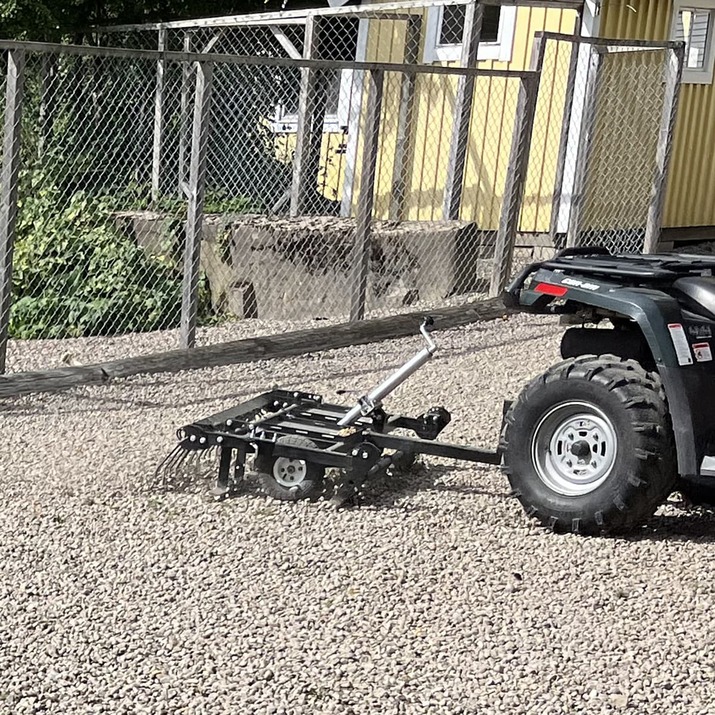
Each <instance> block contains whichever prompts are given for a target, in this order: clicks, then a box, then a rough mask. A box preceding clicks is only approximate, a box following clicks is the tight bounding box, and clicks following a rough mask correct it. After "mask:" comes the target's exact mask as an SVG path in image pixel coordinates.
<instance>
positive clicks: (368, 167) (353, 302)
mask: <svg viewBox="0 0 715 715" xmlns="http://www.w3.org/2000/svg"><path fill="white" fill-rule="evenodd" d="M384 76H385V75H384V72H383V70H370V71H369V77H368V97H367V116H366V117H365V138H364V142H365V143H364V146H363V156H362V178H361V181H360V196H359V197H358V206H357V217H356V225H355V250H354V251H353V259H352V265H351V270H350V273H351V275H350V282H349V285H350V289H351V295H350V321H351V322H354V321H356V320H362V319H363V318H364V317H365V302H366V297H367V275H368V270H369V267H370V228H371V223H372V210H373V205H374V201H375V176H376V173H377V154H378V148H379V143H380V114H381V110H382V89H383V84H384Z"/></svg>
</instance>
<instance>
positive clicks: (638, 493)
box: [501, 355, 676, 534]
mask: <svg viewBox="0 0 715 715" xmlns="http://www.w3.org/2000/svg"><path fill="white" fill-rule="evenodd" d="M501 449H502V454H503V461H502V464H503V469H504V471H505V472H506V474H507V477H508V479H509V483H510V484H511V487H512V489H513V492H514V494H515V496H516V497H517V498H518V499H519V501H520V502H521V504H522V506H523V507H524V509H525V510H526V512H527V514H528V515H530V516H533V517H534V518H536V519H537V520H538V521H539V522H540V523H541V524H543V525H545V526H547V527H550V528H551V529H553V530H554V531H559V532H574V533H582V534H599V533H620V532H624V531H628V530H630V529H633V528H635V527H637V526H638V525H640V524H642V523H643V522H644V521H646V520H647V519H648V518H649V517H650V516H651V515H652V514H653V512H654V511H655V510H656V508H657V507H658V505H659V504H661V503H662V502H663V501H664V500H665V499H666V498H667V497H668V495H669V494H670V492H671V491H672V489H673V487H674V484H675V481H676V466H675V448H674V444H673V433H672V428H671V424H670V417H669V415H668V408H667V404H666V400H665V394H664V391H663V389H662V386H661V382H660V378H659V377H658V375H657V374H655V373H649V372H646V371H645V370H644V369H643V368H642V367H641V365H640V364H639V363H637V362H635V361H634V360H622V359H620V358H617V357H614V356H611V355H603V356H600V357H596V356H586V357H578V358H573V359H570V360H566V361H565V362H562V363H560V364H559V365H556V366H555V367H553V368H551V369H550V370H548V371H547V372H546V373H545V374H544V375H542V376H541V377H539V378H537V379H535V380H533V381H532V382H531V383H530V384H529V385H528V386H527V387H526V388H525V389H524V391H523V392H522V394H521V395H520V396H519V398H518V399H517V400H516V401H515V402H514V403H513V404H512V406H511V408H510V409H509V410H508V412H507V414H506V416H505V421H504V428H503V430H502V436H501Z"/></svg>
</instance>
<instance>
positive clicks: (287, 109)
mask: <svg viewBox="0 0 715 715" xmlns="http://www.w3.org/2000/svg"><path fill="white" fill-rule="evenodd" d="M352 94H353V70H334V71H331V72H330V75H329V77H328V87H327V97H326V106H325V120H324V122H323V132H325V133H328V134H337V133H339V132H343V131H345V129H346V127H347V126H348V121H349V116H350V98H351V96H352ZM271 129H272V130H273V131H274V132H275V133H277V134H291V133H295V132H297V131H298V92H297V91H296V92H295V93H294V94H291V96H290V98H289V99H288V100H287V101H285V102H284V103H283V104H279V105H278V106H277V107H276V111H275V115H274V116H273V118H272V119H271Z"/></svg>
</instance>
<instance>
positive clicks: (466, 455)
mask: <svg viewBox="0 0 715 715" xmlns="http://www.w3.org/2000/svg"><path fill="white" fill-rule="evenodd" d="M366 436H367V437H368V438H369V439H370V441H371V442H374V443H375V444H376V445H377V446H378V447H382V448H383V449H397V450H400V451H404V450H405V449H407V450H410V451H412V452H414V453H415V454H430V455H432V456H433V457H447V458H448V459H460V460H463V461H465V462H483V463H484V464H499V463H500V462H501V454H500V453H499V452H488V451H484V450H481V449H475V448H474V447H464V446H462V445H459V444H449V443H448V442H437V441H434V440H428V439H419V438H417V437H399V436H395V435H388V434H382V433H368V434H367V435H366Z"/></svg>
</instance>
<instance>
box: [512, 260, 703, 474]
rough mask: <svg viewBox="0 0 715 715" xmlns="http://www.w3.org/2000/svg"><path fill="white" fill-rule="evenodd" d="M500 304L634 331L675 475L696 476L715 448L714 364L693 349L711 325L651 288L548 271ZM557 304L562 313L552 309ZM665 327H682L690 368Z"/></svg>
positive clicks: (516, 287) (515, 287) (519, 285)
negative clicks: (598, 316) (584, 312)
mask: <svg viewBox="0 0 715 715" xmlns="http://www.w3.org/2000/svg"><path fill="white" fill-rule="evenodd" d="M529 278H531V280H529ZM526 281H528V283H529V286H528V288H527V287H525V286H524V283H525V282H526ZM504 299H505V303H506V304H507V305H510V306H512V307H518V308H519V309H521V310H523V311H525V312H534V313H547V314H548V313H573V312H576V310H577V309H578V308H579V307H580V306H586V307H591V308H598V309H601V310H603V311H604V312H606V313H608V314H615V315H618V316H623V317H624V318H628V319H630V320H631V321H633V322H634V323H635V324H636V325H638V327H639V328H640V330H641V332H642V333H643V336H644V337H645V340H646V342H647V344H648V347H649V349H650V351H651V353H652V355H653V361H654V362H655V365H656V369H657V370H658V373H659V374H660V377H661V380H662V382H663V387H664V389H665V394H666V398H667V400H668V406H669V410H670V414H671V418H672V422H673V431H674V434H675V444H676V448H677V452H678V455H677V456H678V471H679V473H680V475H681V476H683V477H687V476H692V475H698V474H699V473H700V464H701V463H702V460H703V457H704V456H705V455H706V454H708V453H709V452H712V447H713V446H715V444H713V442H715V439H714V438H715V434H714V429H713V428H714V427H715V414H714V413H715V362H713V361H707V362H697V361H696V360H694V359H692V354H693V353H692V346H693V345H694V344H697V343H698V341H699V340H702V337H698V336H702V335H703V334H705V335H710V336H715V322H712V321H709V320H707V319H706V318H701V317H700V316H694V315H690V314H688V315H687V316H686V315H684V314H683V312H682V310H681V308H680V306H679V304H678V302H677V301H676V300H675V299H674V298H672V297H671V296H669V295H667V294H666V293H664V292H662V291H659V290H656V289H653V288H636V287H623V286H619V285H618V284H616V283H610V282H605V281H603V280H600V279H599V278H591V277H590V276H589V277H580V276H574V275H572V274H564V273H562V272H560V271H552V270H549V269H546V268H538V269H537V270H535V271H532V272H529V273H527V272H526V271H525V272H524V273H523V274H522V275H521V276H520V277H519V279H517V280H516V281H514V282H513V283H512V285H511V286H509V288H508V289H507V291H506V293H505V296H504ZM555 300H556V301H558V305H560V306H561V308H557V307H556V306H552V303H553V302H554V301H555ZM669 326H671V327H672V326H683V332H684V333H685V334H686V336H687V340H688V343H689V348H690V350H691V364H681V362H682V361H683V357H682V355H681V360H680V361H679V359H678V354H677V353H676V349H675V345H674V342H673V337H672V335H671V330H670V329H669ZM691 328H692V330H691ZM713 349H714V350H715V345H714V346H713Z"/></svg>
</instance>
